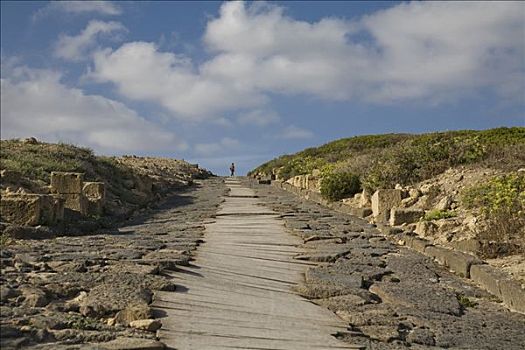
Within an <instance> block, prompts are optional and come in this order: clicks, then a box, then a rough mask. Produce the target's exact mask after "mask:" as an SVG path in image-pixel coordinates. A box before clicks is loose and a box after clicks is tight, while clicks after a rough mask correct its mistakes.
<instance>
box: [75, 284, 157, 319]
mask: <svg viewBox="0 0 525 350" xmlns="http://www.w3.org/2000/svg"><path fill="white" fill-rule="evenodd" d="M150 302H151V292H150V291H149V290H147V289H144V288H141V287H137V286H133V285H131V284H122V285H113V284H110V282H108V283H103V284H99V285H97V286H95V287H94V288H92V289H91V290H90V291H89V293H88V296H87V297H86V298H85V299H84V300H83V302H82V304H81V305H80V313H81V314H82V315H84V316H89V317H94V318H100V317H104V316H106V315H108V314H114V313H117V312H118V311H120V310H122V309H124V308H126V307H127V306H128V305H129V304H131V303H132V304H140V303H145V304H149V303H150Z"/></svg>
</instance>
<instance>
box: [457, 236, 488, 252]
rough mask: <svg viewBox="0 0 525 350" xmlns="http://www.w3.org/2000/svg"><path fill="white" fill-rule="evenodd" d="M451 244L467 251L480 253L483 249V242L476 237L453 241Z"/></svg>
mask: <svg viewBox="0 0 525 350" xmlns="http://www.w3.org/2000/svg"><path fill="white" fill-rule="evenodd" d="M451 245H452V246H453V247H454V249H457V250H460V251H462V252H467V253H474V254H478V253H479V252H480V250H481V242H480V241H479V240H477V239H474V238H470V239H464V240H461V241H455V242H451Z"/></svg>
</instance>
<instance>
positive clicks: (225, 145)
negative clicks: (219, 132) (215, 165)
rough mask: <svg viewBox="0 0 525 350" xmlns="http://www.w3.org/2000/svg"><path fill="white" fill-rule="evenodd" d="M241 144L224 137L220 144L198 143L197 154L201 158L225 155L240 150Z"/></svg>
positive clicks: (196, 146)
mask: <svg viewBox="0 0 525 350" xmlns="http://www.w3.org/2000/svg"><path fill="white" fill-rule="evenodd" d="M239 145H240V142H239V141H238V140H236V139H232V138H230V137H224V138H222V139H221V140H220V141H219V142H213V143H198V144H196V145H195V153H196V154H198V155H200V156H205V157H206V156H207V157H209V156H213V155H217V154H224V153H225V152H231V151H234V150H236V149H238V148H239Z"/></svg>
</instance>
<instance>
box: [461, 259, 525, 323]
mask: <svg viewBox="0 0 525 350" xmlns="http://www.w3.org/2000/svg"><path fill="white" fill-rule="evenodd" d="M470 278H471V279H472V280H473V281H474V282H476V283H477V284H479V285H480V286H481V287H482V288H484V289H486V290H487V291H488V292H490V293H491V294H493V295H495V296H496V297H498V298H499V299H501V300H502V301H503V303H505V305H507V306H508V307H509V308H510V309H512V310H514V311H518V312H522V313H525V289H524V288H523V286H522V285H521V284H520V283H519V282H518V281H515V280H513V279H512V278H511V277H510V276H509V275H507V274H506V273H504V272H503V271H500V270H498V269H497V268H494V267H492V266H489V265H472V267H471V268H470Z"/></svg>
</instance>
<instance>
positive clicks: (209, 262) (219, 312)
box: [154, 178, 353, 350]
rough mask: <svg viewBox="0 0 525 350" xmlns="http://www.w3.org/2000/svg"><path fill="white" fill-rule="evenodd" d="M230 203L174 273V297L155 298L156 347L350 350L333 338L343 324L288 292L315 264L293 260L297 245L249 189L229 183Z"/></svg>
mask: <svg viewBox="0 0 525 350" xmlns="http://www.w3.org/2000/svg"><path fill="white" fill-rule="evenodd" d="M226 185H227V186H228V187H229V188H230V193H229V196H227V197H226V198H225V201H224V203H223V204H222V206H221V207H220V208H219V211H218V213H217V214H218V215H217V218H216V221H215V222H214V223H211V224H208V225H206V231H205V237H204V240H205V241H206V243H204V244H202V245H201V246H200V247H199V248H198V250H197V253H196V256H195V261H194V262H192V264H191V265H190V266H188V267H179V271H178V272H177V273H173V274H172V277H173V282H174V283H175V284H176V285H177V290H176V291H175V292H159V293H158V294H156V296H155V303H154V307H155V308H156V309H158V310H160V311H161V312H160V314H163V315H164V317H163V318H162V319H161V320H162V328H161V329H160V331H159V336H160V340H161V341H162V342H163V343H165V344H166V346H167V347H168V348H174V349H178V350H184V349H202V350H204V349H232V348H235V349H312V350H313V349H316V350H317V349H352V348H353V347H352V345H351V344H345V343H343V342H340V341H339V340H337V339H336V338H335V337H333V336H332V334H335V333H337V332H343V331H345V330H346V324H345V323H344V322H343V321H342V320H341V319H339V318H338V317H337V316H336V315H335V314H333V313H332V312H331V311H329V310H327V309H325V308H323V307H320V306H318V305H315V304H314V303H312V302H310V301H308V300H306V299H304V298H302V297H300V296H299V295H297V294H296V293H295V292H293V291H292V287H293V286H294V285H296V284H297V283H298V282H300V281H302V279H303V277H302V276H303V275H302V274H303V273H304V272H305V271H306V269H307V268H308V267H309V266H315V264H313V263H311V262H308V261H301V260H295V259H294V256H297V255H299V254H304V252H303V251H301V250H300V249H299V248H298V246H299V245H300V244H301V243H302V240H301V239H300V238H298V237H295V236H293V235H291V234H289V233H287V232H286V230H285V228H284V226H283V224H282V221H281V219H280V218H279V215H278V214H277V213H275V212H273V211H271V210H270V209H268V208H266V207H263V206H261V205H260V201H259V199H257V198H256V196H255V193H254V192H253V190H251V189H248V188H244V187H242V186H241V185H240V182H239V181H238V180H237V179H236V178H228V179H227V180H226Z"/></svg>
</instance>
